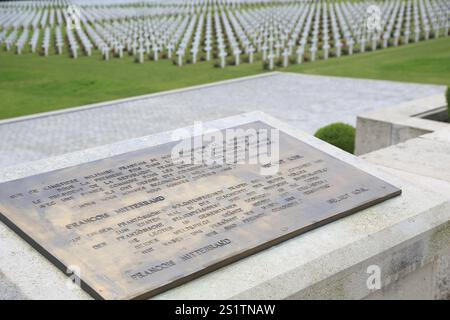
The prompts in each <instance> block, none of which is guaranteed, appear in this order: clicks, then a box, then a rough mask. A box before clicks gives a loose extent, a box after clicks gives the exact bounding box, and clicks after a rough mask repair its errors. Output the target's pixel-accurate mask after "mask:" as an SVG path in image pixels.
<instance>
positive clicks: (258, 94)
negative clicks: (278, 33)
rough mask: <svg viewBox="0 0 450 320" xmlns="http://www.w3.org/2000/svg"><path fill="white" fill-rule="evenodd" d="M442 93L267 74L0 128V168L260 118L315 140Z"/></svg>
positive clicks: (34, 118) (428, 88)
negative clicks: (333, 126)
mask: <svg viewBox="0 0 450 320" xmlns="http://www.w3.org/2000/svg"><path fill="white" fill-rule="evenodd" d="M444 91H445V87H444V86H435V85H420V84H409V83H401V82H391V81H377V80H361V79H351V78H340V77H325V76H313V75H302V74H294V73H279V72H274V73H269V74H264V75H260V76H254V77H247V78H240V79H235V80H231V81H224V82H218V83H215V84H209V85H204V86H197V87H192V88H187V89H182V90H174V91H169V92H164V93H157V94H152V95H146V96H140V97H135V98H130V99H123V100H117V101H110V102H106V103H101V104H96V105H92V106H85V107H80V108H72V109H66V110H63V111H57V112H52V113H46V114H42V115H38V116H28V117H22V118H15V119H11V120H6V121H0V137H2V139H0V165H2V166H3V167H5V166H10V165H13V164H17V163H22V162H27V161H35V160H39V159H42V158H47V157H50V156H55V155H60V154H64V153H68V152H73V151H77V150H82V149H85V148H90V147H95V146H98V145H104V144H109V143H113V142H116V141H120V140H125V139H130V138H135V137H141V136H145V135H149V134H152V133H156V132H161V131H166V130H170V129H175V128H179V127H184V126H188V125H192V124H193V122H194V121H208V120H212V119H218V118H222V117H227V116H231V115H235V114H240V113H244V112H251V111H255V110H260V111H263V112H266V113H268V114H270V115H272V116H275V117H277V118H278V119H280V120H283V121H285V122H287V123H289V124H291V125H293V126H295V127H296V128H298V129H301V130H303V131H306V132H309V133H314V131H315V130H317V129H318V128H320V127H322V126H324V125H327V124H329V123H331V122H336V121H343V122H347V123H350V124H352V125H355V122H356V115H358V114H361V113H365V112H368V111H372V110H375V109H378V108H383V107H387V106H389V105H394V104H397V103H401V102H404V101H408V100H412V99H417V98H421V97H426V96H430V95H435V94H440V93H443V92H444Z"/></svg>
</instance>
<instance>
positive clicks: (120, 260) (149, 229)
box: [0, 122, 401, 299]
mask: <svg viewBox="0 0 450 320" xmlns="http://www.w3.org/2000/svg"><path fill="white" fill-rule="evenodd" d="M242 127H243V128H247V129H248V128H259V129H269V128H270V127H269V126H267V125H266V124H264V123H262V122H254V123H251V124H247V125H245V126H242ZM269 140H270V139H268V140H266V141H263V139H262V142H260V143H263V144H266V143H267V141H269ZM279 141H280V143H279V150H280V153H279V159H280V162H279V163H280V165H279V171H278V172H277V173H276V174H274V175H270V176H264V175H261V171H260V169H261V168H260V166H258V165H250V164H237V165H236V164H232V165H227V164H223V165H217V164H215V165H214V164H212V165H202V164H200V165H199V164H197V165H196V164H193V165H181V164H174V163H173V162H172V160H171V150H172V148H173V147H174V145H175V142H174V143H167V144H163V145H159V146H155V147H150V148H146V149H142V150H138V151H135V152H130V153H126V154H123V155H119V156H114V157H111V158H107V159H103V160H99V161H95V162H90V163H85V164H81V165H78V166H75V167H70V168H66V169H61V170H57V171H53V172H48V173H43V174H39V175H35V176H31V177H27V178H24V179H20V180H15V181H11V182H6V183H3V184H1V185H0V212H1V215H0V216H1V218H2V221H4V222H5V223H6V224H8V225H9V226H10V227H11V228H12V229H14V230H15V231H16V232H17V233H19V234H20V235H21V236H22V237H23V238H24V239H25V240H27V241H28V242H29V243H31V244H32V245H33V246H34V247H35V248H36V249H37V250H39V251H40V252H41V253H42V254H44V255H45V256H46V257H47V258H48V259H50V260H51V261H52V262H53V263H55V264H56V265H57V266H58V267H59V268H61V269H62V270H63V271H64V272H66V269H67V267H70V268H71V269H72V270H74V271H75V273H76V274H78V273H79V277H80V278H81V280H82V286H83V288H84V289H85V290H87V291H88V292H89V293H90V294H92V295H93V296H94V297H96V298H105V299H131V298H147V297H150V296H152V295H155V294H157V293H159V292H162V291H164V290H167V289H169V288H171V287H173V286H176V285H179V284H181V283H183V282H186V281H188V280H190V279H193V278H195V277H197V276H199V275H201V274H204V273H206V272H210V271H211V270H214V269H216V268H219V267H221V266H224V265H226V264H228V263H230V262H233V261H236V260H238V259H240V258H243V257H245V256H248V255H249V254H252V253H254V252H257V251H259V250H261V249H264V248H267V247H269V246H271V245H273V244H276V243H279V242H281V241H284V240H286V239H289V238H291V237H294V236H296V235H298V234H300V233H302V232H305V231H308V230H310V229H312V228H315V227H317V226H320V225H323V224H325V223H327V222H330V221H333V220H336V219H338V218H341V217H343V216H345V215H348V214H350V213H354V212H356V211H358V210H361V209H363V208H365V207H368V206H370V205H373V204H375V203H378V202H381V201H383V200H385V199H388V198H390V197H393V196H395V195H398V194H400V192H401V191H400V190H399V189H398V188H396V187H394V186H392V185H390V184H388V183H386V182H384V181H382V180H380V179H378V178H376V177H374V176H372V175H370V174H368V173H365V172H364V171H362V170H360V169H357V168H355V167H353V166H351V165H349V164H347V163H345V162H343V161H341V160H338V159H336V158H334V157H332V156H330V155H328V154H326V153H324V152H322V151H320V150H318V149H317V148H314V147H312V146H311V145H309V144H307V143H305V142H302V141H300V140H298V139H296V138H294V137H292V136H290V135H288V134H286V133H283V132H280V133H279Z"/></svg>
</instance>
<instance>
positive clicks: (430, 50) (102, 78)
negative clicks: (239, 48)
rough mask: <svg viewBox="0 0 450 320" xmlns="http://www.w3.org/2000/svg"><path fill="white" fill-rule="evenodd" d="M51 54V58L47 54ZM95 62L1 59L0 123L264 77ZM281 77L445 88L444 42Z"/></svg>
mask: <svg viewBox="0 0 450 320" xmlns="http://www.w3.org/2000/svg"><path fill="white" fill-rule="evenodd" d="M52 52H53V51H52ZM132 61H133V58H132V57H128V56H126V58H124V59H122V60H120V59H112V60H110V61H101V59H100V56H99V55H95V56H92V57H84V56H80V58H79V59H77V60H73V59H70V58H69V57H68V56H67V52H66V54H63V55H62V56H57V55H52V56H50V57H42V56H38V55H37V54H30V53H26V54H23V55H21V56H19V55H16V54H14V53H12V52H6V51H4V48H2V49H1V51H0V119H4V118H10V117H16V116H22V115H27V114H33V113H38V112H45V111H52V110H58V109H62V108H67V107H73V106H79V105H84V104H90V103H95V102H100V101H107V100H113V99H119V98H125V97H131V96H136V95H142V94H148V93H154V92H159V91H164V90H170V89H176V88H182V87H187V86H192V85H198V84H203V83H209V82H214V81H220V80H226V79H232V78H236V77H242V76H248V75H254V74H258V73H262V72H264V71H263V70H262V64H261V62H256V63H254V64H252V65H250V64H247V63H244V64H241V65H240V66H238V67H227V68H225V69H218V68H214V67H213V62H210V63H207V62H199V63H197V64H196V65H184V66H183V67H181V68H179V67H176V66H174V65H173V64H172V61H169V60H160V61H158V62H146V63H144V64H142V65H141V64H136V63H133V62H132ZM277 70H280V71H290V72H302V73H308V74H323V75H334V76H346V77H357V78H371V79H385V80H397V81H409V82H419V83H434V84H446V85H450V38H441V39H437V40H431V41H428V42H421V43H418V44H410V45H408V46H400V47H397V48H390V49H386V50H379V51H376V52H373V53H372V52H367V53H364V54H357V55H354V56H351V57H341V58H339V59H330V60H328V61H316V62H314V63H305V64H302V65H292V66H289V67H288V68H287V69H283V68H279V69H277Z"/></svg>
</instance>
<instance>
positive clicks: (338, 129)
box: [314, 122, 355, 153]
mask: <svg viewBox="0 0 450 320" xmlns="http://www.w3.org/2000/svg"><path fill="white" fill-rule="evenodd" d="M314 136H315V137H317V138H319V139H320V140H323V141H325V142H328V143H330V144H332V145H333V146H336V147H338V148H339V149H342V150H344V151H347V152H349V153H353V152H354V151H355V128H354V127H352V126H351V125H349V124H345V123H342V122H337V123H332V124H329V125H327V126H325V127H323V128H320V129H319V130H317V132H316V133H315V134H314Z"/></svg>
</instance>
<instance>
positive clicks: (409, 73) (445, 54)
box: [287, 37, 450, 85]
mask: <svg viewBox="0 0 450 320" xmlns="http://www.w3.org/2000/svg"><path fill="white" fill-rule="evenodd" d="M287 71H291V72H302V73H308V74H320V75H330V76H344V77H353V78H368V79H381V80H394V81H405V82H417V83H430V84H444V85H450V37H446V38H438V39H433V40H430V41H424V42H419V43H415V44H409V45H406V46H399V47H392V48H388V49H382V50H377V51H375V52H371V51H366V52H365V53H362V54H356V55H353V56H344V57H340V58H338V59H329V60H326V61H325V60H320V61H316V62H314V63H305V64H303V65H292V66H290V67H288V69H287Z"/></svg>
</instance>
